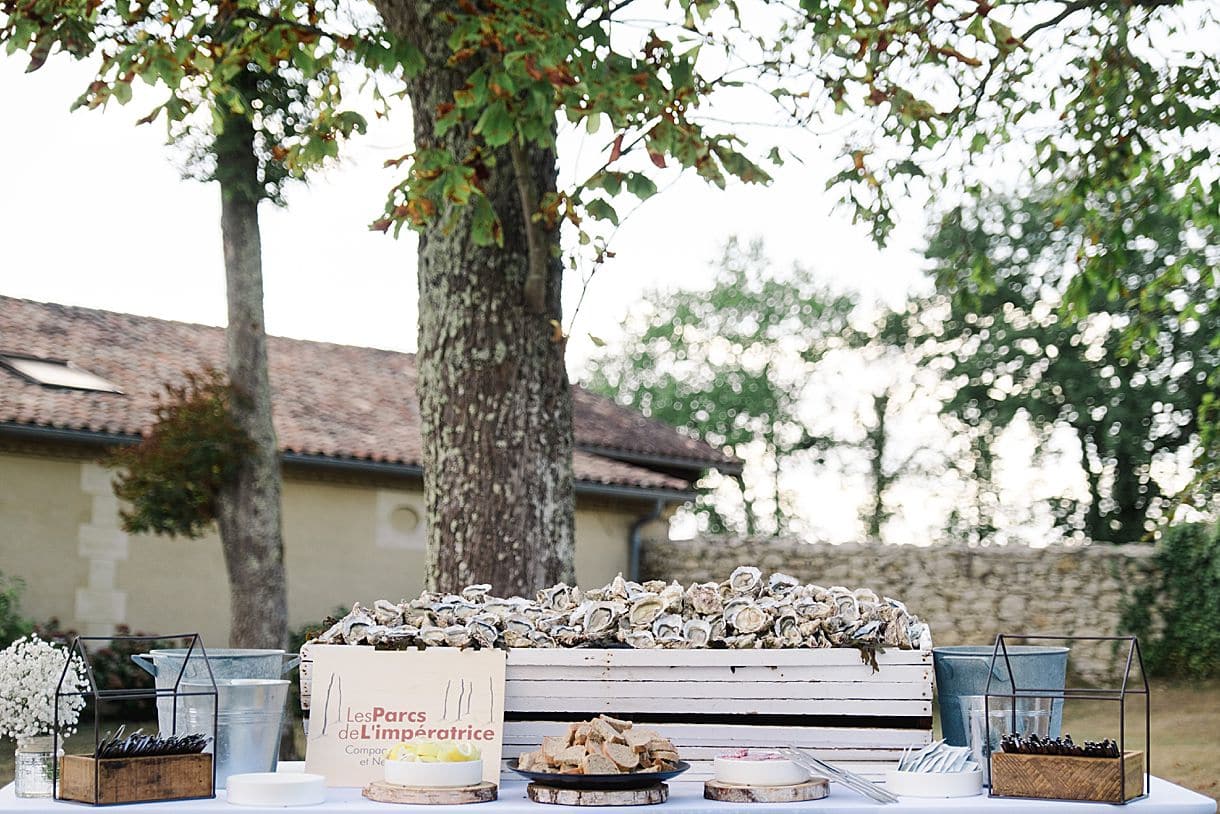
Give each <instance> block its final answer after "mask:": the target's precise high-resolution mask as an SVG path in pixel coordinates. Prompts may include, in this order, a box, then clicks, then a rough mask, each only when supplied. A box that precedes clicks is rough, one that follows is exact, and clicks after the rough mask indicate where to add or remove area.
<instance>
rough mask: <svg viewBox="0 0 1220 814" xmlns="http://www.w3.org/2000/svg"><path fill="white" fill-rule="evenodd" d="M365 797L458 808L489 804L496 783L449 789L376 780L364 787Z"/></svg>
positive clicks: (495, 791)
mask: <svg viewBox="0 0 1220 814" xmlns="http://www.w3.org/2000/svg"><path fill="white" fill-rule="evenodd" d="M363 794H364V796H365V797H367V798H369V799H370V800H376V801H377V802H379V803H404V804H407V805H417V806H457V805H465V804H467V803H487V802H490V801H492V800H494V799H496V794H497V788H496V784H495V783H488V782H486V781H484V782H482V783H480V784H479V785H477V786H457V787H455V788H449V789H438V788H421V787H418V786H396V785H394V784H393V783H386V782H385V781H384V780H375V781H373V782H372V783H369V784H368V785H367V786H365V787H364V792H363Z"/></svg>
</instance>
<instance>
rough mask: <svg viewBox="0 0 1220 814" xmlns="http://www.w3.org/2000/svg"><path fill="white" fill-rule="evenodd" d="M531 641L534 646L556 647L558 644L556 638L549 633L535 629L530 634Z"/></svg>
mask: <svg viewBox="0 0 1220 814" xmlns="http://www.w3.org/2000/svg"><path fill="white" fill-rule="evenodd" d="M530 643H531V644H533V645H534V647H556V646H557V643H556V642H555V640H554V639H552V638H551V637H550V636H549V635H548V634H546V633H543V632H542V631H541V630H535V631H534V632H533V633H531V634H530Z"/></svg>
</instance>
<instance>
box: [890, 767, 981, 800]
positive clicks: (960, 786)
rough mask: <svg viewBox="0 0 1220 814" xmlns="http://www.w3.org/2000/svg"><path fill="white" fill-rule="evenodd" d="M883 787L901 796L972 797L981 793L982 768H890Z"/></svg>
mask: <svg viewBox="0 0 1220 814" xmlns="http://www.w3.org/2000/svg"><path fill="white" fill-rule="evenodd" d="M885 787H886V789H888V790H889V791H892V792H893V793H894V794H897V795H899V796H902V797H934V798H942V799H943V798H948V797H974V796H975V795H978V794H982V793H983V770H982V769H975V770H974V771H972V772H900V771H898V770H897V769H890V770H889V771H888V772H886V775H885Z"/></svg>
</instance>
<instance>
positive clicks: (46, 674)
mask: <svg viewBox="0 0 1220 814" xmlns="http://www.w3.org/2000/svg"><path fill="white" fill-rule="evenodd" d="M68 658H71V659H72V663H71V666H70V667H69V669H68V674H67V675H66V676H64V686H63V689H64V691H65V692H81V691H83V690H86V689H88V688H89V682H88V680H87V679H86V678H85V665H84V663H83V662H82V661H81V659H80V656H76V655H71V654H70V653H69V651H68V649H67V648H66V647H61V646H59V645H56V644H53V643H52V642H47V641H43V640H42V639H40V638H38V636H37V635H35V634H31V635H29V636H23V637H21V638H20V639H17V640H16V641H15V642H13V643H12V644H10V645H9V646H8V647H6V648H5V649H4V650H0V737H7V738H14V739H18V738H32V737H37V736H39V735H50V734H51V730H52V729H54V727H55V689H56V687H57V686H59V679H60V676H63V675H64V664H65V662H66V661H67V659H68ZM84 706H85V698H84V696H81V695H73V696H68V697H65V698H61V699H60V702H59V725H60V730H61V733H62V734H63V735H71V734H72V733H74V732H75V731H76V723H77V720H78V719H79V718H80V712H81V710H82V709H84Z"/></svg>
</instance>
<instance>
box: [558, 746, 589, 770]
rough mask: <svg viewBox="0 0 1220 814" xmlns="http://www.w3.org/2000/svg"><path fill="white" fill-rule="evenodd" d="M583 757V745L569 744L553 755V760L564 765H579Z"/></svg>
mask: <svg viewBox="0 0 1220 814" xmlns="http://www.w3.org/2000/svg"><path fill="white" fill-rule="evenodd" d="M584 759H585V747H583V746H569V747H568V748H567V749H564V750H563V751H562V752H560V753H559V754H557V755H555V762H556V763H559V764H561V765H564V766H579V765H580V763H581V761H583V760H584Z"/></svg>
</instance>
